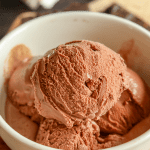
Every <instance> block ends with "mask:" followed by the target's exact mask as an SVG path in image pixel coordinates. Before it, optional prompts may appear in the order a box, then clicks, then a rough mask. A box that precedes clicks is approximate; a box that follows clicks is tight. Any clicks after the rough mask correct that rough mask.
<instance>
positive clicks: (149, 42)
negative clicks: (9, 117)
mask: <svg viewBox="0 0 150 150" xmlns="http://www.w3.org/2000/svg"><path fill="white" fill-rule="evenodd" d="M80 39H87V40H92V41H98V42H101V43H103V44H105V45H106V46H108V47H110V48H112V49H113V50H115V51H117V50H119V48H120V47H121V45H122V43H123V42H125V41H127V40H130V39H134V40H135V43H136V45H137V46H138V47H139V49H140V50H141V53H142V55H141V57H140V62H142V64H141V63H137V66H136V67H135V68H133V69H134V70H136V68H138V70H140V71H138V73H139V74H140V76H141V77H143V79H144V80H145V81H146V82H147V83H148V84H149V86H150V32H149V31H147V30H145V29H144V28H142V27H140V26H138V25H136V24H134V23H132V22H130V21H127V20H124V19H121V18H119V17H115V16H111V15H106V14H100V13H92V12H65V13H58V14H53V15H47V16H43V17H39V18H37V19H34V20H32V21H29V22H27V23H25V24H23V25H21V26H20V27H18V28H17V29H15V30H14V31H12V32H11V33H9V34H8V35H6V36H5V37H4V38H3V39H2V40H1V42H0V69H1V72H0V81H1V82H0V89H1V93H0V111H1V115H2V117H0V133H1V136H2V138H3V139H4V140H5V142H6V143H7V144H8V146H9V147H10V148H11V149H12V150H35V149H41V150H44V149H46V150H52V148H49V147H46V146H43V145H40V144H37V143H35V142H32V141H30V140H28V139H26V138H25V137H23V136H21V135H20V134H18V133H17V132H16V131H14V130H13V129H12V128H11V127H10V126H9V125H8V124H7V123H6V122H5V121H4V119H3V118H5V115H4V106H5V99H6V98H5V93H4V91H3V89H2V88H3V82H4V79H3V72H2V70H3V65H4V60H5V58H6V56H7V55H8V53H9V51H10V50H11V49H12V48H13V47H14V46H16V45H17V44H21V43H23V44H25V45H26V46H27V47H29V48H30V49H31V51H32V53H33V55H43V54H44V53H45V52H46V51H47V50H50V49H51V48H54V47H57V46H58V45H59V44H62V43H65V42H68V41H72V40H80ZM133 60H134V58H133ZM134 61H136V60H134ZM149 149H150V130H148V131H147V132H146V133H144V134H143V135H141V136H140V137H138V138H136V139H134V140H132V141H130V142H128V143H126V144H122V145H120V146H117V147H114V148H110V149H109V150H149Z"/></svg>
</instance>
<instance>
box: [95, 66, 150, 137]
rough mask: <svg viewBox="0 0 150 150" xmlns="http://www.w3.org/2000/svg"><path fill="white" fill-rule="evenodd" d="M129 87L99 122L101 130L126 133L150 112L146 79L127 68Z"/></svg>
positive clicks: (149, 97)
mask: <svg viewBox="0 0 150 150" xmlns="http://www.w3.org/2000/svg"><path fill="white" fill-rule="evenodd" d="M127 72H128V74H127V78H128V80H129V89H127V90H126V91H124V92H123V93H122V95H121V98H120V100H119V101H118V102H117V103H116V104H115V105H114V107H112V108H111V109H110V110H109V111H108V112H107V113H106V114H105V115H104V116H102V117H101V118H100V119H99V121H98V122H97V123H98V125H99V126H100V129H101V132H103V133H107V134H108V133H113V134H121V135H123V134H126V133H127V132H128V131H129V130H130V129H131V128H132V127H133V126H134V125H135V124H137V123H138V122H140V121H141V120H142V119H144V118H145V117H147V115H148V114H149V113H150V91H149V89H148V86H147V85H146V84H145V83H144V81H143V80H142V79H141V78H140V77H139V76H138V75H137V74H136V73H135V72H134V71H132V70H131V69H129V68H128V70H127Z"/></svg>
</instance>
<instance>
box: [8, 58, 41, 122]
mask: <svg viewBox="0 0 150 150" xmlns="http://www.w3.org/2000/svg"><path fill="white" fill-rule="evenodd" d="M39 58H40V57H33V58H31V59H25V60H24V61H22V63H21V64H19V65H18V67H17V68H16V69H15V70H14V71H13V74H12V75H11V77H10V79H9V82H8V89H7V93H8V94H7V96H8V97H9V99H10V100H11V102H12V103H13V104H14V105H15V106H16V107H17V108H18V109H19V111H20V112H22V113H23V114H25V115H27V116H30V117H31V119H32V120H34V121H36V122H39V120H40V116H39V114H38V112H37V110H36V108H35V107H34V89H33V86H32V83H31V80H30V76H31V75H32V72H33V69H34V64H35V62H36V61H37V60H38V59H39Z"/></svg>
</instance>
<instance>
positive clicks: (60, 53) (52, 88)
mask: <svg viewBox="0 0 150 150" xmlns="http://www.w3.org/2000/svg"><path fill="white" fill-rule="evenodd" d="M51 52H52V51H50V53H51ZM53 52H54V53H53V54H52V55H51V56H50V55H49V53H47V54H46V55H45V56H44V57H43V58H42V59H40V60H39V61H38V62H37V63H36V65H35V69H34V72H33V74H32V78H31V80H32V83H33V87H34V91H35V107H36V108H37V110H38V112H39V113H40V114H41V115H42V116H44V117H46V118H54V119H56V120H58V121H61V122H62V123H64V124H65V125H67V126H68V127H72V126H73V123H74V122H75V121H80V120H83V119H86V118H90V119H94V118H96V119H98V118H99V117H100V116H102V115H103V114H105V113H106V112H107V111H108V110H109V109H110V108H111V107H112V106H113V105H114V104H115V103H116V102H117V100H118V99H119V98H120V96H121V93H122V91H123V90H124V89H125V88H126V81H125V74H126V65H125V64H124V61H123V59H122V58H121V57H120V55H119V54H116V53H115V52H114V51H112V50H111V49H109V48H108V47H106V46H104V45H102V44H100V43H97V42H91V41H86V40H83V41H74V42H70V43H66V44H64V45H60V46H58V47H57V48H56V49H53Z"/></svg>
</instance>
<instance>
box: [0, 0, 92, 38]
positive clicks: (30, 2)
mask: <svg viewBox="0 0 150 150" xmlns="http://www.w3.org/2000/svg"><path fill="white" fill-rule="evenodd" d="M90 1H92V0H13V1H10V0H0V39H1V38H2V37H3V36H4V35H5V34H6V32H7V31H8V29H9V27H10V26H11V24H12V22H13V21H14V19H15V18H16V17H17V16H18V15H19V14H21V13H23V12H29V11H34V12H39V13H44V12H48V11H60V10H63V9H65V8H67V7H68V6H69V5H70V4H71V3H88V2H90Z"/></svg>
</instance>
